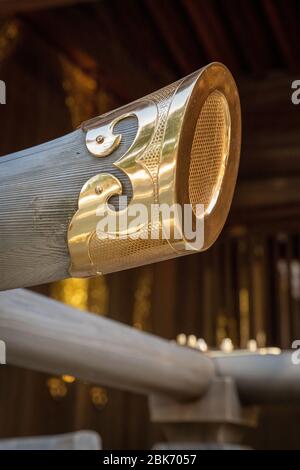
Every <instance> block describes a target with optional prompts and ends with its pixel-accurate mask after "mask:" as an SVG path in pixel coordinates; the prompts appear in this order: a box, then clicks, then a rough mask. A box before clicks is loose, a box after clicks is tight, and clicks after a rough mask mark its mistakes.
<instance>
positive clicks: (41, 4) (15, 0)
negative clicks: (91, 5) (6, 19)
mask: <svg viewBox="0 0 300 470" xmlns="http://www.w3.org/2000/svg"><path fill="white" fill-rule="evenodd" d="M92 1H95V0H0V16H10V15H16V14H18V13H24V12H26V11H37V10H44V9H47V8H53V7H62V6H67V5H74V4H75V3H88V2H92Z"/></svg>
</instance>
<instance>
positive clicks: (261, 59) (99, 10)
mask: <svg viewBox="0 0 300 470" xmlns="http://www.w3.org/2000/svg"><path fill="white" fill-rule="evenodd" d="M1 3H3V5H4V6H3V7H2V8H3V11H4V12H5V11H6V13H7V12H9V11H11V12H17V14H18V15H19V17H20V19H21V20H22V21H23V22H25V23H26V25H27V26H28V27H30V28H31V29H33V30H34V31H35V32H36V33H38V34H39V35H40V36H41V37H42V38H43V39H44V40H45V41H46V42H48V43H50V44H51V45H52V46H53V48H55V49H56V50H57V51H59V53H64V54H66V55H67V56H68V57H69V59H70V60H72V61H73V62H74V63H76V64H77V65H79V66H80V67H81V68H82V69H83V70H85V71H86V72H88V73H90V74H92V75H93V76H98V77H99V78H101V79H102V80H103V81H105V83H106V85H107V86H108V87H109V88H110V89H111V91H112V92H114V93H115V94H116V95H118V96H120V97H122V98H123V99H130V98H132V97H135V95H137V94H139V93H140V94H143V93H145V91H146V92H147V91H150V90H152V89H153V87H155V86H161V85H163V84H164V83H167V82H169V81H172V80H174V79H176V78H178V77H179V76H182V75H186V74H188V73H190V72H192V71H193V70H195V69H197V68H199V67H200V66H202V65H203V64H206V63H208V62H211V61H215V60H218V61H221V62H224V63H225V64H226V65H227V66H228V67H229V68H230V69H231V70H232V71H233V72H234V73H238V74H247V75H251V76H254V77H263V76H264V75H265V74H266V73H267V72H268V71H269V70H270V69H283V70H289V71H291V72H295V71H297V70H299V68H300V59H299V58H300V41H299V27H300V3H299V2H298V1H297V0H100V1H94V2H87V1H85V2H84V3H83V4H82V3H81V2H79V3H78V4H77V5H72V6H62V7H60V8H57V7H56V8H47V9H45V7H46V6H49V4H54V5H55V6H57V5H58V4H62V5H64V4H65V3H71V1H70V0H68V1H67V0H44V1H42V0H38V1H36V2H32V0H31V1H28V0H23V1H15V0H14V1H10V2H7V1H4V2H3V0H2V2H0V14H1ZM72 3H75V1H74V0H73V1H72ZM9 5H10V8H9ZM42 7H44V9H41V8H42Z"/></svg>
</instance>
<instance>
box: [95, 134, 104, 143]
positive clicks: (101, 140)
mask: <svg viewBox="0 0 300 470" xmlns="http://www.w3.org/2000/svg"><path fill="white" fill-rule="evenodd" d="M96 142H97V144H103V142H104V137H103V135H98V136H97V137H96Z"/></svg>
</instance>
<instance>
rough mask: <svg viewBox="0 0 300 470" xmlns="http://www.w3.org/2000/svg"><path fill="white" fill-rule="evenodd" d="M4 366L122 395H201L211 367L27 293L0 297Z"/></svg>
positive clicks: (170, 346)
mask: <svg viewBox="0 0 300 470" xmlns="http://www.w3.org/2000/svg"><path fill="white" fill-rule="evenodd" d="M0 332H1V333H0V335H1V339H2V340H3V341H5V343H6V351H7V362H8V364H15V365H18V366H21V367H28V368H31V369H34V370H40V371H44V372H49V373H55V374H71V375H74V376H75V377H78V378H79V379H83V380H87V381H90V382H93V383H100V384H102V385H104V386H109V387H115V388H118V389H121V390H130V391H134V392H139V393H145V394H152V393H155V394H167V395H171V396H175V397H179V398H193V397H197V396H198V397H199V396H201V395H202V394H203V393H204V392H205V391H206V389H207V387H208V386H209V383H210V380H211V379H212V377H213V374H214V368H213V365H212V362H211V361H210V359H209V358H207V357H205V356H203V355H202V354H201V353H199V352H197V351H195V350H191V349H187V348H182V347H180V346H178V345H176V344H174V343H171V342H168V341H166V340H163V339H160V338H158V337H155V336H153V335H150V334H146V333H142V332H140V331H139V330H137V329H134V328H132V327H128V326H126V325H122V324H120V323H118V322H114V321H112V320H109V319H107V318H103V317H100V316H96V315H93V314H89V313H87V312H82V311H80V310H76V309H74V308H71V307H68V306H66V305H63V304H61V303H60V302H57V301H54V300H51V299H48V298H47V297H44V296H41V295H39V294H35V293H32V292H29V291H26V290H22V289H18V290H14V291H8V292H1V293H0Z"/></svg>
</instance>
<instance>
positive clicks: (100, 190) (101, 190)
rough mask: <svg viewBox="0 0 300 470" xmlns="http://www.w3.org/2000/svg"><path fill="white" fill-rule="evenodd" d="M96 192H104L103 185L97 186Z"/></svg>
mask: <svg viewBox="0 0 300 470" xmlns="http://www.w3.org/2000/svg"><path fill="white" fill-rule="evenodd" d="M95 193H96V194H102V193H103V188H102V187H101V186H96V188H95Z"/></svg>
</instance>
